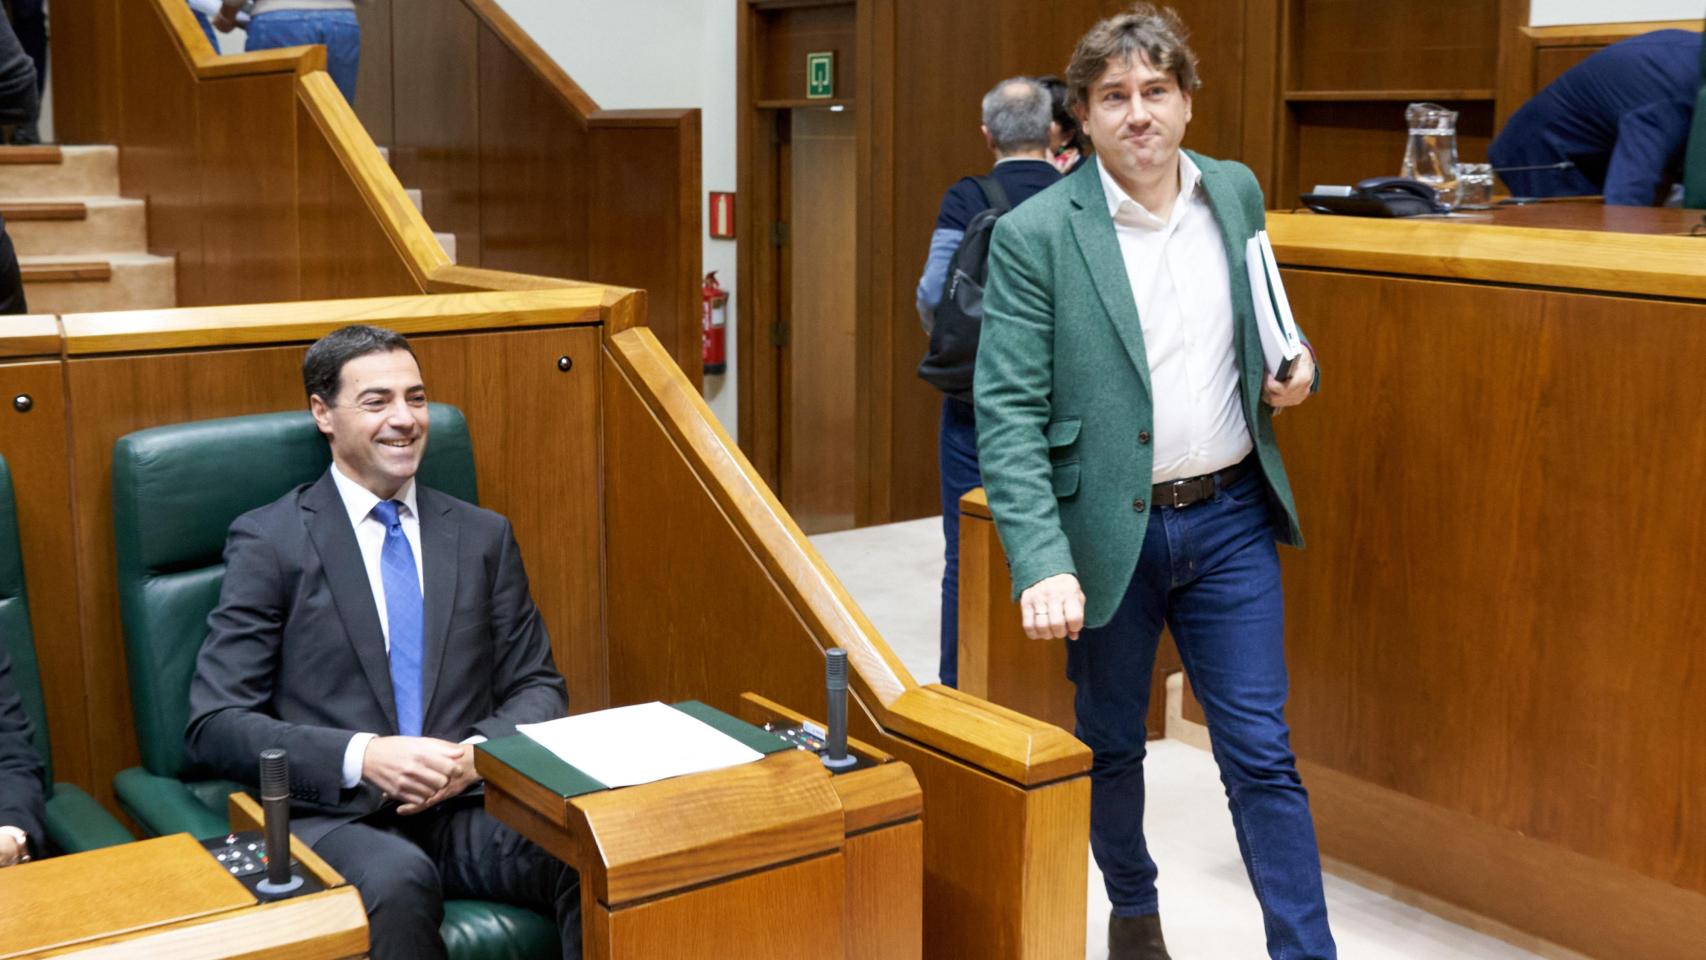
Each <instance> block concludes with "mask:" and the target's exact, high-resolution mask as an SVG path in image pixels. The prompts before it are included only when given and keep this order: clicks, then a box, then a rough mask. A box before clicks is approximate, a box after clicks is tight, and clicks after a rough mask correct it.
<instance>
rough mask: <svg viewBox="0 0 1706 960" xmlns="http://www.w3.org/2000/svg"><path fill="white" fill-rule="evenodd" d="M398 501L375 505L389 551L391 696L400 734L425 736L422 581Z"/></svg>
mask: <svg viewBox="0 0 1706 960" xmlns="http://www.w3.org/2000/svg"><path fill="white" fill-rule="evenodd" d="M401 506H402V504H400V503H398V502H397V501H395V500H381V501H380V502H379V503H377V504H374V507H373V515H374V516H375V517H377V518H379V522H380V523H383V524H385V547H384V549H382V550H380V551H379V573H380V580H381V582H382V583H383V584H384V586H385V621H386V624H387V626H389V628H390V631H391V696H392V697H393V698H394V699H395V700H396V702H397V732H398V733H400V734H402V735H403V736H405V737H418V736H420V735H421V621H422V613H421V581H420V577H419V576H418V575H417V574H416V572H415V554H414V552H413V551H412V550H410V549H409V540H408V538H407V537H405V536H404V535H403V524H402V523H401V522H400V521H399V520H398V519H397V508H398V507H401Z"/></svg>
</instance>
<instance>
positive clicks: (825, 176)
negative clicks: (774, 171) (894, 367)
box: [778, 108, 858, 533]
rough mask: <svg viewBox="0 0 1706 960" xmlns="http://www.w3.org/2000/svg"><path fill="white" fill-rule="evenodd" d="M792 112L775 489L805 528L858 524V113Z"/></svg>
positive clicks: (784, 171)
mask: <svg viewBox="0 0 1706 960" xmlns="http://www.w3.org/2000/svg"><path fill="white" fill-rule="evenodd" d="M792 113H793V116H792V118H791V122H790V123H789V124H788V128H789V136H788V137H787V142H786V143H785V144H784V145H783V146H782V148H781V149H782V156H781V158H780V159H781V162H779V163H778V167H779V170H780V175H781V179H782V181H783V182H782V184H781V189H780V190H779V197H780V200H781V203H780V206H781V208H782V211H783V212H784V214H785V216H786V227H785V230H786V239H785V241H784V249H783V255H782V261H783V269H782V271H781V273H782V279H783V283H784V284H785V285H784V287H783V289H782V291H781V297H780V300H781V302H782V305H783V310H784V316H783V324H782V329H783V330H784V331H785V334H784V337H783V338H782V339H783V341H784V345H783V346H782V347H781V351H782V357H781V367H782V376H781V382H780V391H781V396H780V397H779V400H780V404H781V413H782V417H781V420H782V443H781V451H780V452H781V467H782V476H781V480H782V482H781V497H782V502H783V504H784V505H785V506H786V507H787V508H788V512H789V513H790V514H792V515H793V517H794V519H795V520H796V521H797V522H798V523H799V524H800V527H801V528H802V529H804V530H805V531H806V532H807V533H821V532H823V531H826V530H844V529H847V528H849V527H852V526H853V525H854V518H853V514H854V500H855V494H856V487H855V484H854V472H855V470H854V466H855V453H856V438H855V435H854V406H855V401H856V397H857V390H856V385H855V380H854V369H855V358H856V356H857V341H856V335H855V329H854V328H855V314H854V282H853V281H854V244H855V242H856V241H857V236H856V231H855V215H856V211H857V205H856V204H855V202H854V198H855V195H856V191H857V187H858V184H857V181H856V177H855V172H856V171H855V150H854V143H855V141H854V121H853V112H852V111H851V110H847V109H842V110H831V109H824V108H815V109H806V108H801V109H795V110H793V111H792Z"/></svg>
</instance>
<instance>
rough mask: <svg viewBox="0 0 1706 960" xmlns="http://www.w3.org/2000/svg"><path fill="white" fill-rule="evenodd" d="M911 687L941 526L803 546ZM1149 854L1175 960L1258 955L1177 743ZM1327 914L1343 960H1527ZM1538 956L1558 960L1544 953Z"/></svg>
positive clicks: (1512, 952)
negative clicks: (895, 658)
mask: <svg viewBox="0 0 1706 960" xmlns="http://www.w3.org/2000/svg"><path fill="white" fill-rule="evenodd" d="M812 542H813V544H815V545H816V547H817V549H818V550H819V551H820V552H821V553H822V554H823V557H824V560H825V561H826V562H828V564H829V566H830V567H831V569H833V570H835V572H836V574H837V575H838V576H839V577H840V578H841V580H842V582H843V583H845V584H846V586H847V589H848V590H849V591H850V592H851V593H852V594H853V597H854V599H855V600H856V601H857V602H858V604H859V605H860V607H861V608H863V609H864V611H865V613H866V615H867V616H869V617H870V618H871V621H872V622H873V623H874V624H876V626H877V629H878V630H879V631H881V632H882V634H883V636H884V637H885V638H886V639H887V640H888V642H889V644H890V645H891V646H892V647H894V649H895V652H896V653H897V654H899V656H900V658H901V660H902V661H903V662H905V663H906V665H907V668H908V669H910V670H911V671H912V674H913V676H914V677H915V678H916V679H917V680H918V681H919V682H920V683H930V682H934V681H935V680H936V671H937V667H936V662H937V647H938V644H937V639H936V638H937V610H938V607H939V604H940V594H939V590H940V583H941V578H942V534H941V525H940V521H938V520H915V521H912V522H909V523H897V524H889V525H887V526H880V527H867V528H865V529H863V530H853V531H848V532H845V533H833V534H823V535H820V536H816V537H813V538H812ZM1145 776H1146V778H1147V783H1148V788H1149V790H1148V796H1149V805H1148V810H1147V811H1146V814H1145V823H1146V825H1147V827H1148V835H1149V842H1150V850H1151V853H1152V854H1153V855H1154V857H1155V860H1156V862H1157V863H1158V864H1159V865H1160V867H1161V880H1160V887H1161V909H1162V917H1163V925H1164V929H1165V931H1166V934H1167V942H1168V946H1169V949H1170V951H1171V953H1172V954H1173V956H1174V957H1176V958H1177V960H1252V958H1259V957H1263V956H1265V955H1266V952H1265V950H1264V948H1263V938H1262V920H1261V914H1260V913H1259V912H1258V911H1257V908H1256V900H1255V897H1254V896H1252V895H1251V893H1250V887H1249V883H1248V882H1247V881H1246V879H1245V877H1244V866H1243V863H1242V861H1240V859H1239V857H1238V848H1237V846H1236V844H1235V843H1234V841H1233V837H1232V821H1231V818H1230V815H1229V814H1228V813H1227V810H1226V801H1225V795H1224V794H1223V793H1222V792H1221V787H1220V781H1219V779H1218V778H1217V776H1216V774H1215V767H1214V761H1213V759H1212V758H1211V757H1210V756H1209V755H1208V753H1206V752H1205V751H1203V750H1201V749H1199V748H1198V747H1195V746H1192V745H1190V744H1188V743H1186V742H1184V741H1182V740H1160V741H1156V742H1155V743H1154V744H1152V745H1151V749H1150V754H1149V759H1148V761H1147V763H1146V765H1145ZM1088 882H1089V915H1088V917H1087V918H1086V924H1087V930H1088V934H1089V937H1088V944H1089V950H1088V953H1087V956H1089V957H1093V958H1101V957H1103V956H1105V955H1106V951H1107V936H1106V924H1107V911H1108V900H1107V896H1106V894H1105V893H1104V892H1103V890H1102V878H1101V874H1100V872H1099V871H1098V870H1097V869H1096V866H1095V863H1094V862H1092V863H1091V865H1090V876H1089V878H1088ZM1326 890H1327V910H1328V914H1329V916H1330V917H1331V920H1332V924H1333V932H1334V936H1335V937H1336V938H1337V940H1338V944H1339V953H1340V955H1341V956H1343V957H1346V958H1347V960H1431V958H1441V960H1444V958H1452V960H1530V958H1536V957H1540V956H1542V955H1543V954H1537V953H1531V952H1529V951H1527V950H1522V949H1518V948H1517V947H1514V946H1511V945H1510V944H1508V943H1506V942H1504V941H1502V940H1498V939H1494V938H1493V937H1490V936H1487V935H1485V934H1482V933H1478V932H1476V931H1474V930H1471V929H1469V928H1467V927H1463V926H1459V925H1458V924H1455V923H1451V922H1449V921H1447V920H1444V919H1441V918H1440V917H1438V916H1435V915H1434V914H1432V913H1428V912H1426V911H1424V910H1421V909H1418V908H1416V907H1414V906H1410V905H1409V904H1407V903H1403V902H1400V901H1398V900H1395V899H1392V898H1391V897H1388V896H1384V895H1382V894H1381V893H1378V892H1376V891H1374V890H1371V889H1369V888H1367V887H1364V886H1359V885H1358V884H1355V883H1352V882H1350V881H1348V880H1345V879H1343V878H1341V877H1337V876H1331V875H1329V876H1328V877H1327V878H1326ZM1544 955H1546V956H1558V955H1559V954H1557V953H1556V952H1554V951H1550V950H1548V951H1546V953H1545V954H1544Z"/></svg>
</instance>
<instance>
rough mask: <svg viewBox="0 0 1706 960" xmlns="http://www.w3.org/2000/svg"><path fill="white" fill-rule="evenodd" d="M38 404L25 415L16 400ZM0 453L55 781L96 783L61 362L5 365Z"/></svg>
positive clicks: (0, 370) (1, 370) (1, 369)
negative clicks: (8, 480)
mask: <svg viewBox="0 0 1706 960" xmlns="http://www.w3.org/2000/svg"><path fill="white" fill-rule="evenodd" d="M18 396H27V397H29V398H30V399H31V400H32V401H33V402H34V406H33V407H32V408H31V409H30V411H29V412H28V413H19V412H18V411H17V410H16V409H15V408H14V407H13V406H12V398H14V397H18ZM0 401H3V402H4V406H0V424H4V426H3V427H0V456H4V457H5V458H6V465H7V467H8V468H9V469H10V470H11V472H12V488H13V495H14V497H15V499H16V501H17V511H18V531H19V540H20V542H21V546H22V548H23V557H24V580H25V582H26V584H27V585H28V587H29V602H30V623H31V626H32V628H33V630H34V632H35V642H36V661H37V665H38V666H39V667H40V669H41V686H42V696H43V699H44V700H45V701H46V705H47V725H48V732H49V734H50V735H51V737H52V740H53V765H54V771H53V772H54V776H55V777H56V778H57V779H59V780H63V781H66V782H68V783H75V784H78V785H80V786H89V785H90V765H89V732H90V731H89V720H88V716H87V714H86V713H85V712H84V706H83V648H82V645H81V644H80V643H79V642H78V628H77V595H78V589H79V587H78V582H77V568H76V557H75V552H74V548H73V545H72V537H71V531H70V525H71V487H70V482H69V481H70V477H69V476H68V472H67V470H66V452H67V451H66V433H67V429H68V422H67V420H66V416H65V376H64V369H63V368H62V367H61V366H60V364H59V362H58V360H57V359H54V360H40V361H35V362H24V363H5V364H0Z"/></svg>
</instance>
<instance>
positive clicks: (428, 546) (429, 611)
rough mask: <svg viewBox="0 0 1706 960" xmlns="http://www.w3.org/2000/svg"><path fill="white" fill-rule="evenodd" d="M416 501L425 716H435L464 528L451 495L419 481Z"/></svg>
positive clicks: (422, 695) (422, 684) (423, 714)
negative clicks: (434, 703) (434, 699)
mask: <svg viewBox="0 0 1706 960" xmlns="http://www.w3.org/2000/svg"><path fill="white" fill-rule="evenodd" d="M415 504H416V505H417V506H418V507H420V511H421V518H420V519H421V572H422V574H423V575H424V577H425V580H426V582H425V583H423V584H422V585H421V586H422V592H421V599H422V600H423V601H424V603H425V611H424V612H425V622H424V623H423V624H422V630H423V631H424V632H423V635H422V637H421V639H422V641H423V649H422V650H421V717H422V719H423V720H425V721H427V722H428V725H429V726H430V721H431V718H432V696H433V691H435V690H436V689H437V688H438V674H439V670H440V669H441V668H442V667H443V666H444V651H445V646H446V640H447V637H448V634H449V632H450V615H451V613H452V612H453V611H454V609H455V606H456V572H457V567H458V565H459V561H460V559H461V558H460V556H459V555H458V553H459V552H458V550H457V545H458V542H459V540H460V536H461V528H460V526H459V525H458V524H457V522H456V515H455V514H454V513H452V512H451V508H452V507H453V506H454V505H453V504H452V503H451V502H450V500H449V498H448V497H445V496H443V495H441V494H439V493H438V491H436V490H429V489H427V488H426V487H423V486H421V485H420V484H419V483H418V482H417V483H416V484H415Z"/></svg>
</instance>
